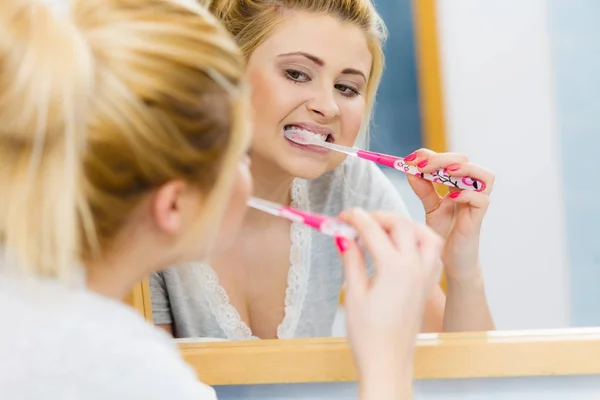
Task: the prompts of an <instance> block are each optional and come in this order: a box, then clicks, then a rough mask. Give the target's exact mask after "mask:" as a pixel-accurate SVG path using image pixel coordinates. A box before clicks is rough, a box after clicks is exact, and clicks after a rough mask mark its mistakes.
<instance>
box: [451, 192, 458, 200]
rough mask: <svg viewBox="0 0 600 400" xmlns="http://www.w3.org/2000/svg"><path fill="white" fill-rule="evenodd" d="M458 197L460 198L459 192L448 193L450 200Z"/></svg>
mask: <svg viewBox="0 0 600 400" xmlns="http://www.w3.org/2000/svg"><path fill="white" fill-rule="evenodd" d="M458 196H460V192H453V193H450V198H451V199H455V198H457V197H458Z"/></svg>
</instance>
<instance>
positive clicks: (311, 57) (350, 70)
mask: <svg viewBox="0 0 600 400" xmlns="http://www.w3.org/2000/svg"><path fill="white" fill-rule="evenodd" d="M288 56H302V57H306V58H308V59H309V60H310V61H312V62H313V63H315V64H317V65H318V66H319V67H323V66H324V65H325V61H323V60H321V59H320V58H319V57H317V56H314V55H312V54H309V53H305V52H303V51H295V52H292V53H285V54H280V55H278V56H277V57H288ZM342 74H347V75H359V76H362V77H363V79H364V80H365V81H368V79H367V77H366V75H365V74H364V73H363V72H362V71H359V70H357V69H355V68H345V69H344V70H343V71H342Z"/></svg>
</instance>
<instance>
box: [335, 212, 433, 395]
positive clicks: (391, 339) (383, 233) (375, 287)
mask: <svg viewBox="0 0 600 400" xmlns="http://www.w3.org/2000/svg"><path fill="white" fill-rule="evenodd" d="M340 217H341V218H342V219H343V220H345V221H346V222H348V223H349V224H350V225H351V226H353V227H354V228H355V229H356V231H357V232H358V233H359V236H360V241H361V242H362V243H363V244H364V246H365V247H366V249H367V250H368V252H369V253H370V255H371V257H372V259H373V262H374V264H375V269H376V274H375V276H374V277H373V278H369V277H368V276H367V267H366V264H365V257H364V254H363V251H362V250H361V248H360V247H359V246H358V245H357V243H355V242H352V241H348V240H345V239H339V238H338V239H337V240H336V243H337V245H338V248H339V250H340V253H341V254H342V259H343V263H344V273H345V278H346V292H345V304H346V310H347V311H346V320H347V324H346V325H347V331H348V340H349V342H350V345H351V347H352V351H353V354H354V357H355V359H356V363H357V366H358V370H359V375H360V378H361V394H362V396H361V398H376V399H381V400H384V399H390V398H396V395H398V397H397V398H404V397H402V396H405V395H406V394H407V393H410V388H411V384H412V363H413V352H414V346H415V337H416V334H417V333H418V331H419V328H420V325H421V320H422V317H423V311H424V306H425V303H426V300H427V298H428V297H429V295H430V293H431V291H432V289H433V288H434V287H435V285H436V284H437V282H438V280H439V277H440V274H441V269H442V267H441V260H440V256H441V251H442V247H443V241H442V239H441V238H440V237H439V236H438V235H437V234H435V233H434V232H433V231H432V230H431V229H429V228H427V227H426V226H424V225H420V224H417V223H414V222H412V221H410V220H408V219H406V218H404V217H400V216H398V215H395V214H391V213H384V212H376V213H372V214H369V213H367V212H365V211H363V210H361V209H354V210H351V211H349V212H345V213H342V215H341V216H340ZM407 390H408V392H407Z"/></svg>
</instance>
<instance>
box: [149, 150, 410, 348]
mask: <svg viewBox="0 0 600 400" xmlns="http://www.w3.org/2000/svg"><path fill="white" fill-rule="evenodd" d="M292 206H294V207H297V208H299V209H301V210H309V211H312V212H317V213H320V214H325V215H330V216H336V215H338V214H339V213H340V212H341V211H343V210H345V209H348V208H351V207H362V208H364V209H366V210H388V211H394V212H396V213H400V214H403V215H408V212H407V210H406V206H405V204H404V202H403V200H402V198H401V196H400V194H399V193H398V191H397V190H396V188H394V186H393V185H392V184H391V182H390V181H389V180H388V178H387V177H386V176H385V175H384V174H383V173H382V171H381V170H380V169H379V168H378V167H377V166H376V165H375V164H373V163H371V162H368V161H365V160H362V159H358V158H354V157H348V158H347V159H346V161H344V163H343V164H342V165H340V166H339V167H338V168H336V169H335V170H333V171H331V172H328V173H326V174H324V175H323V176H321V177H320V178H318V179H316V180H313V181H306V180H302V179H296V180H295V181H294V184H293V186H292ZM291 240H292V247H291V250H290V270H289V273H288V287H287V290H286V297H285V316H284V319H283V321H282V322H281V324H280V325H279V327H278V330H277V334H278V335H277V336H278V337H279V338H280V339H284V338H300V337H324V336H325V337H326V336H331V330H332V327H333V323H334V318H335V315H336V311H337V309H338V303H339V295H340V291H341V289H342V284H343V276H342V275H343V271H342V263H341V259H340V256H339V254H338V253H337V250H336V248H335V246H334V244H333V240H332V238H331V237H329V236H326V235H323V234H321V233H320V232H317V231H315V230H312V229H311V228H308V227H305V226H302V225H299V224H297V223H294V224H292V228H291ZM370 269H371V272H372V268H371V267H370ZM150 285H151V297H152V309H153V317H154V323H155V324H173V329H174V334H175V336H176V337H180V338H182V337H214V338H221V339H228V340H248V339H256V337H255V336H253V335H252V332H251V331H250V328H249V327H248V326H247V324H245V323H244V322H243V321H242V320H241V318H240V316H239V314H238V313H237V311H236V310H235V308H234V307H233V306H231V304H230V303H229V298H228V296H227V293H226V292H225V290H224V289H223V287H222V286H221V285H220V284H219V280H218V277H217V275H216V273H215V272H214V271H213V270H212V268H210V266H209V265H207V264H202V263H188V264H184V265H177V266H173V267H170V268H168V269H167V270H165V271H163V272H161V273H157V274H154V275H153V276H152V277H151V280H150Z"/></svg>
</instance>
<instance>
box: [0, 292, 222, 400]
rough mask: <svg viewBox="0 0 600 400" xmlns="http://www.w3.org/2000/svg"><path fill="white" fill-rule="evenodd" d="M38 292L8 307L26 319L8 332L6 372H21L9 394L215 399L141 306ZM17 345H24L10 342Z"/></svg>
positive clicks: (8, 384)
mask: <svg viewBox="0 0 600 400" xmlns="http://www.w3.org/2000/svg"><path fill="white" fill-rule="evenodd" d="M30 289H33V288H25V289H19V290H18V291H12V293H11V294H10V296H9V297H10V298H11V299H12V300H13V302H12V304H13V305H12V307H11V308H9V307H8V306H7V305H6V304H4V305H5V307H2V305H0V310H2V312H3V313H4V312H5V311H7V310H12V312H13V313H15V314H17V313H18V314H19V316H20V318H18V319H16V318H12V319H11V321H12V322H11V324H12V325H11V329H10V330H4V331H3V332H0V338H1V339H2V340H1V342H2V343H4V345H5V346H3V345H2V343H0V349H1V350H2V351H1V353H2V354H3V357H2V360H0V370H1V369H3V368H4V367H8V366H11V368H14V371H15V374H12V375H11V379H10V380H6V381H3V380H2V378H1V377H0V391H1V392H3V393H14V394H15V397H19V396H20V397H19V398H21V397H22V398H34V397H36V395H38V394H39V395H40V396H39V397H40V398H51V399H54V398H56V399H58V398H65V397H69V398H70V397H73V398H77V397H81V398H84V397H85V398H90V399H101V398H138V397H140V396H141V395H142V394H143V395H144V396H143V397H147V398H157V399H162V398H165V399H167V398H178V399H192V398H195V399H203V400H204V399H206V400H208V399H214V392H213V391H212V389H211V388H209V387H206V386H204V385H202V384H200V383H198V382H197V378H196V377H195V374H194V373H193V371H192V370H191V369H190V368H189V367H188V366H187V365H186V364H185V363H184V361H183V360H182V359H181V357H180V355H179V353H178V351H177V347H176V346H175V342H174V341H173V340H169V338H168V336H167V335H166V334H164V333H163V332H161V331H159V330H158V329H156V328H154V327H152V326H151V325H150V324H149V323H147V322H146V321H145V320H144V319H143V318H142V317H141V316H140V315H139V314H138V313H137V312H135V311H134V310H133V309H130V308H129V307H127V306H126V305H124V304H122V303H120V302H118V301H113V300H109V299H105V298H103V297H101V296H98V295H95V294H93V293H89V292H87V291H84V290H66V289H62V290H61V289H57V288H48V287H45V285H42V286H41V287H36V288H35V289H37V290H36V292H37V293H38V294H39V295H38V296H37V297H36V296H32V295H31V292H27V291H28V290H30ZM0 297H2V298H3V300H8V299H7V298H4V296H0ZM8 314H9V315H10V314H11V311H8ZM5 315H6V314H5ZM15 342H18V343H20V345H19V346H9V345H8V343H15ZM2 364H5V365H2ZM19 372H21V373H19ZM31 381H35V382H36V385H28V384H27V383H28V382H31ZM47 396H48V397H47Z"/></svg>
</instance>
